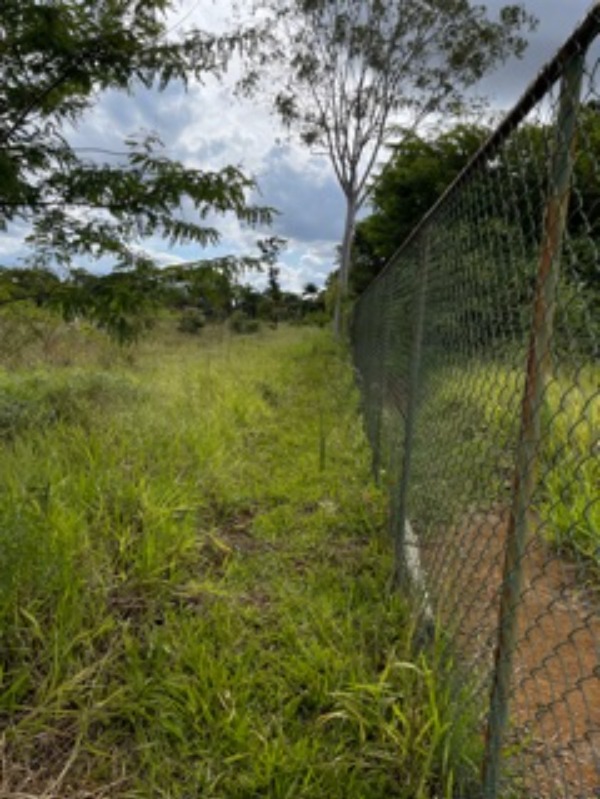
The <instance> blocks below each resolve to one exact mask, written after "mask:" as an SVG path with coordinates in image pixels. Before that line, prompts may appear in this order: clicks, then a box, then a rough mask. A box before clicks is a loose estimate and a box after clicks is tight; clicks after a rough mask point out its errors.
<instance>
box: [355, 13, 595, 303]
mask: <svg viewBox="0 0 600 799" xmlns="http://www.w3.org/2000/svg"><path fill="white" fill-rule="evenodd" d="M599 33H600V0H594V2H593V3H592V5H591V6H590V9H589V11H588V13H587V15H586V16H585V18H584V19H583V21H582V22H581V23H580V24H579V25H578V27H577V28H575V30H574V31H573V33H572V34H571V36H570V37H569V38H568V39H567V41H566V42H565V43H564V44H563V46H562V47H561V48H560V50H558V52H557V53H556V55H555V56H554V58H553V59H552V60H551V61H549V62H548V63H547V64H546V66H544V67H543V68H542V69H541V70H540V72H539V73H538V75H537V77H536V78H535V79H534V80H533V81H532V82H531V83H530V84H529V86H528V87H527V89H526V90H525V92H524V93H523V95H522V96H521V99H520V100H519V101H518V102H517V104H516V105H515V106H514V107H513V108H512V110H511V111H509V112H508V114H507V115H506V116H505V117H504V119H503V120H502V122H501V123H500V124H499V125H498V127H497V128H496V129H495V130H494V132H493V133H492V134H491V135H490V136H489V137H488V138H487V139H486V141H485V142H484V143H483V144H482V145H481V147H480V148H479V149H478V150H477V152H476V153H475V155H474V156H473V157H472V158H471V160H470V161H469V163H468V164H467V165H466V166H465V167H464V168H463V169H462V171H461V172H459V174H458V175H457V176H456V178H455V179H454V180H453V181H452V183H450V184H449V185H448V187H447V188H446V189H445V190H444V192H443V193H442V194H441V195H440V196H439V197H438V199H437V200H436V202H435V203H434V204H433V205H432V206H431V208H430V209H429V210H428V211H427V212H426V213H425V214H424V216H423V217H422V218H421V221H420V222H418V224H417V225H416V226H415V227H414V228H413V230H412V231H411V233H410V234H409V235H408V237H407V238H406V239H405V240H404V242H403V243H402V244H401V245H400V247H399V248H398V249H397V250H396V252H395V253H394V254H393V255H392V256H391V257H390V259H389V261H388V262H387V264H386V265H385V266H384V268H383V269H382V270H381V272H380V273H379V274H378V275H377V276H376V277H375V278H373V280H372V281H371V283H370V284H369V286H367V288H366V289H365V291H364V292H363V294H365V293H366V292H367V291H369V289H370V288H371V286H373V284H374V283H376V282H377V281H378V280H379V279H380V278H383V276H384V275H385V274H386V272H387V271H388V269H389V268H390V267H391V266H392V264H394V263H395V262H396V260H397V259H398V257H399V256H400V254H401V253H402V252H403V251H404V250H406V249H407V248H408V247H409V246H410V245H411V244H412V243H413V241H414V240H415V239H416V238H417V236H418V235H419V234H420V233H421V232H422V230H423V229H424V228H425V227H426V226H427V225H428V223H429V222H430V221H431V219H432V218H433V217H434V216H435V214H436V213H437V211H438V210H439V209H440V207H441V206H442V205H443V204H444V203H445V202H446V200H447V199H448V197H449V196H450V195H452V194H454V193H455V192H456V191H457V190H458V189H459V188H460V187H461V186H462V184H463V183H464V182H465V181H466V180H467V179H468V178H469V177H470V176H471V175H472V174H473V172H475V171H476V170H477V169H478V168H479V166H480V165H481V164H482V163H484V162H485V161H487V160H488V159H489V158H490V157H491V156H493V155H494V154H495V153H496V151H497V150H498V149H499V148H500V146H501V145H502V144H503V143H504V142H505V141H506V140H507V139H508V137H509V136H510V134H511V133H513V131H515V130H516V129H517V127H518V126H519V125H520V124H521V122H522V121H523V120H524V119H525V117H526V116H527V114H529V112H530V111H531V110H532V109H533V108H534V107H535V105H536V104H537V103H538V102H539V101H540V100H541V99H542V97H544V95H545V94H547V92H548V90H549V89H550V88H551V87H552V86H553V85H554V84H555V83H556V82H557V81H558V80H559V79H560V77H561V76H562V74H563V73H564V70H565V67H566V65H567V64H568V63H569V61H570V60H571V58H573V56H575V55H577V54H578V53H581V52H584V51H585V50H587V48H588V47H589V45H590V44H591V43H592V42H593V40H594V39H595V38H596V36H597V35H598V34H599ZM361 296H362V295H361Z"/></svg>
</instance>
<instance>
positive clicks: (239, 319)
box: [229, 310, 260, 335]
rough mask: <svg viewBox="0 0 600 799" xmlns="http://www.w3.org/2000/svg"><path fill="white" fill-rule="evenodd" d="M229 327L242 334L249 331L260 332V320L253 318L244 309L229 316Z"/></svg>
mask: <svg viewBox="0 0 600 799" xmlns="http://www.w3.org/2000/svg"><path fill="white" fill-rule="evenodd" d="M229 328H230V330H231V331H232V332H233V333H239V334H241V335H244V334H248V333H258V331H259V330H260V322H259V321H258V319H252V318H251V317H249V316H248V315H247V314H245V313H244V312H243V311H240V310H237V311H234V312H233V313H232V314H231V316H230V317H229Z"/></svg>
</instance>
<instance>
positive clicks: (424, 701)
mask: <svg viewBox="0 0 600 799" xmlns="http://www.w3.org/2000/svg"><path fill="white" fill-rule="evenodd" d="M69 335H71V332H69ZM80 335H84V334H83V333H81V332H80ZM75 340H76V339H75ZM77 346H78V347H80V348H81V349H84V350H85V351H86V354H87V360H88V366H87V368H84V367H83V366H82V365H81V360H80V359H78V358H75V357H73V358H72V359H67V361H69V360H70V365H69V363H65V361H64V359H63V358H62V355H61V360H60V362H57V360H56V359H53V358H50V357H49V358H48V359H46V360H44V358H43V357H42V355H43V353H42V354H41V355H40V354H39V353H38V355H37V356H36V358H35V359H34V361H33V362H32V361H30V360H28V359H24V360H23V362H22V363H21V364H18V363H16V362H14V361H13V362H11V363H10V371H6V370H5V371H4V372H2V373H0V418H1V419H2V420H3V421H2V427H1V428H0V435H1V436H2V450H1V452H0V653H1V654H0V658H1V660H0V727H1V729H2V734H1V738H0V745H1V749H2V751H1V762H2V764H3V767H2V776H1V780H0V794H1V795H2V796H5V797H7V799H8V798H9V797H14V798H15V799H16V797H17V796H19V797H22V796H25V795H26V796H44V797H51V796H52V797H54V796H60V797H84V796H85V797H90V796H98V797H100V796H110V797H131V798H133V797H150V796H152V797H182V798H183V797H190V796H202V797H206V798H207V799H211V797H212V798H214V799H216V798H217V797H222V798H223V799H228V798H229V797H232V799H236V798H237V797H239V798H240V799H241V798H242V797H248V798H249V797H260V796H264V797H294V799H296V798H297V797H307V799H308V797H311V799H312V798H313V797H332V798H333V799H335V797H339V799H353V798H354V799H369V797H373V799H375V797H377V799H379V797H382V796H386V797H387V796H389V797H406V799H420V798H421V799H426V798H427V797H434V796H435V797H438V796H446V797H450V796H454V795H460V796H465V795H467V792H468V788H469V786H470V785H471V784H472V783H473V781H474V780H475V779H476V767H475V765H474V763H475V760H476V753H477V750H478V747H479V745H480V742H479V741H478V739H477V738H476V737H475V738H473V737H472V735H471V734H470V732H469V729H468V727H465V728H464V729H462V728H461V729H457V728H456V727H453V726H452V724H451V719H452V716H453V714H452V710H451V704H452V701H454V700H453V699H452V697H451V696H450V694H449V691H448V685H447V684H446V683H445V682H444V681H443V680H438V679H437V678H436V676H435V675H436V673H437V672H436V670H435V669H434V663H433V660H432V658H434V653H432V654H430V655H426V654H424V653H423V654H421V655H420V656H419V657H418V658H416V657H415V656H414V655H413V649H412V638H413V630H412V625H411V623H410V621H409V617H408V612H407V609H406V608H405V606H404V604H403V602H402V600H401V599H400V598H399V597H398V596H396V595H392V594H390V593H389V591H388V590H387V579H388V575H389V574H390V572H391V564H390V562H389V559H390V555H389V548H388V545H387V542H385V541H384V540H382V536H381V532H382V529H383V527H384V519H385V509H384V501H383V497H382V495H381V494H380V492H379V491H378V490H377V489H376V488H375V487H374V486H373V485H372V484H371V482H370V477H369V453H368V450H367V446H366V443H365V440H364V437H363V433H362V425H361V422H360V419H359V415H358V410H357V408H358V404H357V398H356V396H355V391H354V387H353V380H352V375H351V372H350V369H349V368H348V367H347V364H346V361H345V359H344V357H343V356H342V354H341V353H340V352H338V350H337V349H336V347H335V346H334V345H333V344H332V343H331V341H330V340H329V338H328V336H327V335H326V334H325V333H324V332H322V331H315V330H311V329H303V330H301V331H300V330H289V329H280V330H279V331H277V332H269V333H268V334H264V335H263V334H260V335H257V336H252V337H235V336H233V337H232V336H230V335H229V334H227V333H224V332H223V331H220V330H217V331H210V330H208V331H205V332H203V334H202V336H201V337H200V338H199V339H190V338H189V337H186V336H184V335H181V334H177V333H176V332H175V331H174V330H170V329H166V327H165V329H159V330H158V331H157V332H156V333H155V335H154V337H153V339H151V340H148V341H146V342H144V343H143V344H141V345H139V346H138V347H137V348H136V349H134V350H131V351H130V352H129V355H128V357H127V358H122V357H120V358H118V359H115V363H114V365H113V366H112V368H110V369H108V368H107V364H106V347H105V345H104V343H102V342H97V341H96V340H94V341H91V342H90V341H86V342H84V343H78V344H77ZM25 367H26V368H25ZM32 370H33V371H32Z"/></svg>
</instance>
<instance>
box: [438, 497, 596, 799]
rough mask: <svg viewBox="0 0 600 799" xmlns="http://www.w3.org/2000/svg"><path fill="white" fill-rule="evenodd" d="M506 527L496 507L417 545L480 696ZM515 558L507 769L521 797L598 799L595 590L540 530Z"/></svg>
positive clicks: (485, 688)
mask: <svg viewBox="0 0 600 799" xmlns="http://www.w3.org/2000/svg"><path fill="white" fill-rule="evenodd" d="M507 527H508V513H507V512H506V511H505V510H503V509H500V508H496V509H492V510H488V511H485V512H474V513H472V514H471V515H470V516H469V517H468V518H467V519H466V520H465V521H464V522H463V524H462V525H460V526H459V527H458V528H455V529H454V530H453V531H452V532H451V534H448V533H446V534H443V538H444V539H445V542H444V546H443V547H442V546H440V544H441V543H442V541H441V540H440V539H441V537H442V536H440V537H436V539H435V541H431V542H429V545H428V546H426V547H425V548H424V552H423V559H424V564H425V568H426V571H427V573H428V577H429V579H428V583H429V585H430V586H433V588H432V596H433V598H434V600H435V605H436V607H437V608H438V610H439V612H440V614H441V616H442V618H443V620H444V621H445V623H446V624H447V626H448V627H449V628H450V629H451V630H453V631H455V632H456V636H455V638H456V640H458V641H459V642H460V644H459V648H460V655H461V657H462V658H463V659H464V661H465V663H466V665H467V666H468V668H469V669H470V670H472V673H477V674H480V675H481V684H480V685H481V687H480V696H481V699H482V700H483V701H484V702H485V703H487V697H488V696H489V690H490V684H491V675H492V666H493V662H494V655H495V649H496V638H497V625H498V609H499V601H500V591H501V585H502V574H503V564H504V545H505V540H506V532H507ZM440 553H443V555H441V554H440ZM523 566H524V569H523V582H522V590H521V602H520V606H519V610H518V624H517V630H518V632H517V644H516V648H515V652H514V658H513V681H512V696H511V704H510V715H511V727H510V733H509V737H508V741H507V744H508V749H509V754H508V756H507V758H506V762H507V768H506V772H507V775H508V776H512V778H513V780H515V781H516V783H517V784H520V785H521V786H523V789H524V790H523V794H524V795H525V796H527V797H539V799H563V798H564V799H567V798H568V799H593V798H594V797H600V667H599V658H598V653H599V647H600V617H599V614H598V604H599V603H598V595H597V593H594V592H593V591H592V590H591V588H590V587H589V586H586V583H585V581H584V579H583V578H584V576H583V575H582V573H581V570H580V568H579V567H578V565H577V564H573V563H570V562H569V561H568V560H566V559H565V558H564V557H562V556H561V555H560V554H559V553H557V552H556V551H554V550H553V549H552V548H550V547H549V546H548V545H547V544H546V542H545V541H544V540H543V538H542V536H541V535H539V534H537V535H534V536H533V537H532V539H531V540H530V542H529V545H528V547H527V549H526V555H525V559H524V563H523Z"/></svg>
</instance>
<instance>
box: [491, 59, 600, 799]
mask: <svg viewBox="0 0 600 799" xmlns="http://www.w3.org/2000/svg"><path fill="white" fill-rule="evenodd" d="M584 64H585V54H584V53H582V52H580V53H578V54H576V55H575V56H574V57H573V58H572V59H571V61H570V63H569V64H568V66H567V67H566V69H565V74H564V78H563V81H562V86H561V96H560V102H559V111H558V119H557V122H556V140H555V152H554V157H553V162H552V164H551V175H550V185H549V197H548V204H547V206H546V214H545V222H544V239H543V242H542V252H541V256H540V261H539V269H538V275H537V284H536V293H535V300H534V310H533V323H532V330H531V339H530V345H529V354H528V363H527V378H526V383H525V394H524V397H523V404H522V417H521V431H520V436H519V443H518V447H517V454H516V464H515V475H514V481H513V503H512V509H511V514H510V520H509V527H508V531H507V539H506V551H505V561H504V576H503V581H502V595H501V599H500V611H499V623H498V642H497V645H496V654H495V671H494V677H493V686H492V695H491V701H490V712H489V720H488V729H487V740H486V753H485V760H484V769H483V789H484V797H485V799H495V798H496V797H497V796H498V791H499V785H500V770H501V750H502V743H503V739H504V735H505V731H506V727H507V724H508V711H509V695H510V683H511V675H512V660H513V654H514V649H515V643H516V640H517V632H518V609H519V604H520V596H521V590H522V581H523V562H524V558H525V553H526V549H527V542H528V516H529V514H530V513H531V508H532V498H533V493H534V488H535V481H536V462H537V458H538V454H539V448H540V417H541V413H542V407H543V404H544V390H545V385H546V380H547V377H548V374H549V369H550V363H549V360H550V346H551V341H552V332H553V320H554V310H555V306H556V293H557V289H558V279H559V274H560V252H561V246H562V239H563V233H564V229H565V221H566V215H567V207H568V203H569V194H570V186H571V177H572V172H573V151H574V146H575V134H576V125H577V112H578V108H579V98H580V95H581V84H582V79H583V73H584Z"/></svg>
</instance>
